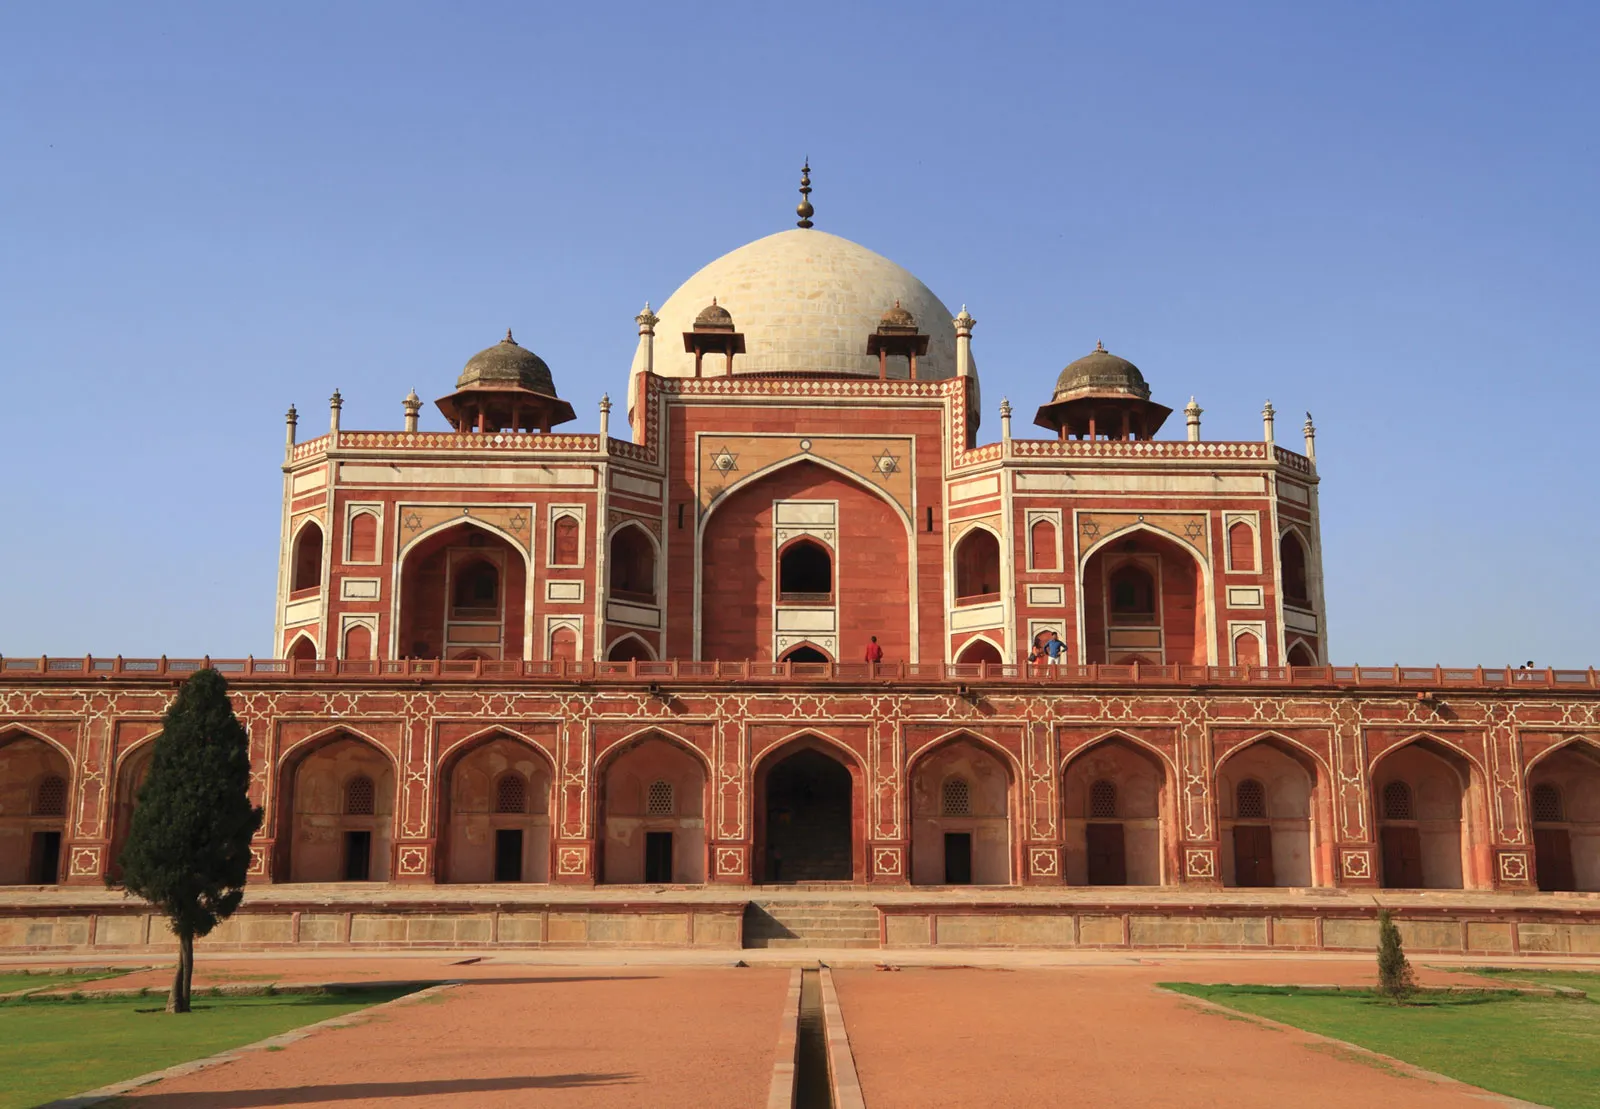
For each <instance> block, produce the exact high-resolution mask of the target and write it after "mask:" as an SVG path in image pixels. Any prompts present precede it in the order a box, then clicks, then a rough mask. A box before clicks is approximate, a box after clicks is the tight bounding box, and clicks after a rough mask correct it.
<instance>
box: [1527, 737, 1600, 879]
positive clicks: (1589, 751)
mask: <svg viewBox="0 0 1600 1109" xmlns="http://www.w3.org/2000/svg"><path fill="white" fill-rule="evenodd" d="M1527 784H1528V814H1529V816H1530V818H1531V821H1532V824H1533V846H1534V869H1535V872H1536V875H1537V877H1538V880H1539V888H1540V889H1542V890H1571V891H1580V890H1582V891H1589V892H1595V891H1600V746H1596V745H1595V744H1592V743H1588V742H1585V741H1581V740H1580V741H1577V742H1574V743H1569V744H1567V745H1566V746H1564V747H1561V748H1559V749H1557V750H1555V751H1552V752H1551V753H1550V754H1548V755H1546V756H1545V757H1544V758H1542V759H1540V760H1539V761H1538V762H1536V763H1534V764H1533V766H1532V767H1530V768H1529V770H1528V773H1527Z"/></svg>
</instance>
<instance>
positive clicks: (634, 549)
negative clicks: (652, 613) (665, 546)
mask: <svg viewBox="0 0 1600 1109" xmlns="http://www.w3.org/2000/svg"><path fill="white" fill-rule="evenodd" d="M663 565H664V563H663V559H662V557H661V544H660V543H658V542H656V537H655V536H654V535H652V534H650V529H649V528H647V527H645V526H644V524H643V523H641V522H640V521H638V520H623V521H622V522H621V523H619V524H618V525H617V526H616V527H614V528H612V529H611V531H610V532H609V533H608V534H607V535H606V585H607V588H608V591H609V592H610V593H611V594H613V595H619V596H621V597H622V599H624V600H626V599H628V596H629V595H632V596H633V597H636V598H638V599H639V600H644V599H645V598H648V603H650V604H659V603H660V601H661V571H662V567H663ZM644 587H648V588H644Z"/></svg>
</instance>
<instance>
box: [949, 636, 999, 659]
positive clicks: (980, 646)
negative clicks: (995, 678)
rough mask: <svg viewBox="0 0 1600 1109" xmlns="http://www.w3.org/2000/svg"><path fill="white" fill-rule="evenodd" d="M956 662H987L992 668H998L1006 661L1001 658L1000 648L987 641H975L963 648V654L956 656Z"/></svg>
mask: <svg viewBox="0 0 1600 1109" xmlns="http://www.w3.org/2000/svg"><path fill="white" fill-rule="evenodd" d="M956 661H957V662H960V663H969V664H976V663H980V662H987V663H989V664H990V665H991V666H998V665H1000V664H1001V663H1003V662H1004V661H1005V660H1004V659H1003V658H1001V657H1000V648H998V647H996V646H995V645H994V644H993V643H990V642H989V641H988V640H987V639H974V640H973V641H972V642H970V643H968V644H967V645H966V646H965V647H963V648H961V653H960V654H959V655H957V656H956Z"/></svg>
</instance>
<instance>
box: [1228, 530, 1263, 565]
mask: <svg viewBox="0 0 1600 1109" xmlns="http://www.w3.org/2000/svg"><path fill="white" fill-rule="evenodd" d="M1228 568H1229V569H1230V570H1254V569H1255V568H1256V531H1255V528H1252V527H1251V526H1250V525H1249V524H1246V523H1237V524H1234V525H1233V526H1232V527H1230V528H1229V529H1228Z"/></svg>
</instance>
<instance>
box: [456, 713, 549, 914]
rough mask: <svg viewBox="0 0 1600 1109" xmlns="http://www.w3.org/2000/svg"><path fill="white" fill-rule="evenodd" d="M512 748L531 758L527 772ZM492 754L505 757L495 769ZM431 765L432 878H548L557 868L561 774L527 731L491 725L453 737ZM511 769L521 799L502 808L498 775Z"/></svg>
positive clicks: (503, 777) (507, 774)
mask: <svg viewBox="0 0 1600 1109" xmlns="http://www.w3.org/2000/svg"><path fill="white" fill-rule="evenodd" d="M513 751H515V752H520V753H521V754H522V755H525V756H527V758H528V761H530V762H531V763H532V764H533V767H534V768H533V769H532V770H531V771H530V772H529V773H526V774H525V773H524V772H523V771H522V770H521V769H519V768H518V765H517V763H518V756H517V755H514V754H512V753H511V752H513ZM497 757H498V759H500V760H503V765H501V767H500V769H498V770H496V769H495V767H496V762H497ZM435 765H436V768H437V769H436V772H435V776H434V780H435V781H436V782H437V788H435V789H434V790H432V791H431V793H432V796H431V797H430V801H431V807H432V813H431V818H432V826H433V828H434V829H435V835H436V837H437V843H438V847H437V849H436V850H435V852H434V857H433V865H434V874H435V878H436V879H437V880H438V881H440V882H486V881H497V882H499V881H506V882H548V881H549V880H550V875H551V874H552V873H554V869H555V868H554V861H555V859H554V854H555V852H554V841H555V837H554V836H553V835H552V830H553V820H554V809H555V804H554V802H555V791H556V783H557V782H558V781H559V775H558V773H557V770H556V760H555V757H554V756H553V754H552V753H551V752H550V751H549V750H547V749H546V748H545V747H544V746H543V745H542V744H541V743H539V742H538V741H537V740H536V739H534V737H532V736H530V735H527V734H525V733H523V732H520V731H518V730H516V729H514V728H507V727H504V726H500V725H491V726H489V727H486V728H480V729H478V730H477V731H475V732H473V733H471V734H470V735H467V736H464V737H462V738H460V739H458V740H456V741H454V742H453V743H451V744H450V745H449V747H447V748H445V749H444V750H442V751H441V752H440V754H439V757H438V759H437V761H436V764H435ZM513 777H514V778H515V779H516V780H517V783H518V787H519V788H520V790H521V793H520V796H521V798H522V801H523V804H522V806H521V807H520V808H519V809H516V810H506V809H502V808H501V807H500V805H499V804H498V794H499V791H500V789H501V783H502V782H504V781H506V780H507V779H509V778H513ZM485 791H486V792H485Z"/></svg>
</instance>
